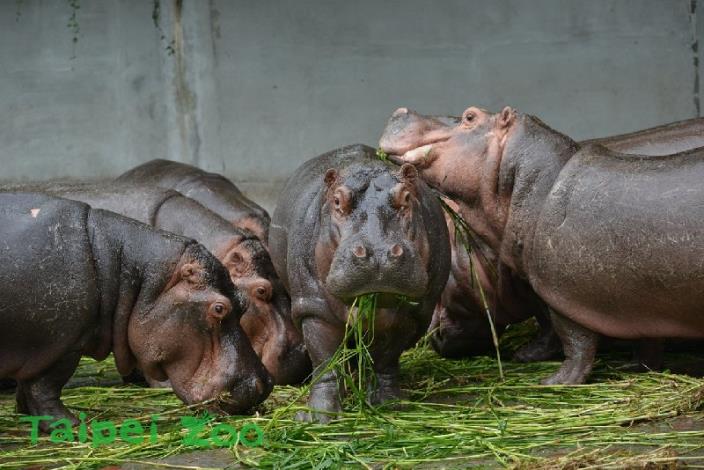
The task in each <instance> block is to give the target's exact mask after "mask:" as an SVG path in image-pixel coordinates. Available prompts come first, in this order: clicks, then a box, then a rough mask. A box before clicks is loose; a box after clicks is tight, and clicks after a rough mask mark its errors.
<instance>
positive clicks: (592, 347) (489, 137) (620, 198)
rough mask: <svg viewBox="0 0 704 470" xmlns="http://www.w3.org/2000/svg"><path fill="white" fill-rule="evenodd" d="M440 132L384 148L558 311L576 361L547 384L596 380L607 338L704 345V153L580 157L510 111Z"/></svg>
mask: <svg viewBox="0 0 704 470" xmlns="http://www.w3.org/2000/svg"><path fill="white" fill-rule="evenodd" d="M404 111H405V112H407V110H404V109H401V110H399V111H397V113H401V114H402V113H403V112H404ZM432 124H433V125H432V126H430V128H428V129H427V130H426V131H425V132H424V133H423V138H422V139H419V140H418V141H417V142H415V143H414V144H413V145H407V146H406V147H403V146H400V145H389V144H388V143H387V141H386V140H385V139H384V138H383V137H382V145H381V147H382V149H384V150H385V151H386V152H387V153H389V154H390V158H391V159H392V160H393V161H395V162H397V163H412V164H414V165H415V166H416V168H418V170H419V171H420V173H421V176H422V177H423V178H424V179H425V180H426V181H428V182H429V183H430V184H431V185H432V186H435V187H436V188H438V189H440V190H441V191H443V192H444V193H445V194H447V195H448V196H449V197H450V198H452V199H453V200H455V201H456V202H457V203H458V204H459V206H460V212H461V214H462V215H463V217H464V218H465V219H466V220H467V222H468V223H469V225H470V226H471V228H472V230H473V231H474V232H475V233H476V234H477V235H478V236H479V237H480V238H481V239H482V240H483V241H484V242H485V243H486V244H487V245H488V246H489V247H490V248H491V249H492V250H493V251H494V252H496V253H498V257H499V260H500V263H501V265H505V266H506V267H508V269H509V270H510V271H511V272H512V273H513V274H514V275H515V276H516V277H517V278H518V279H521V280H523V281H524V282H528V283H529V284H530V286H531V287H532V288H533V290H534V291H535V292H536V293H537V294H538V296H539V297H541V298H542V299H543V300H544V301H545V302H546V303H547V305H549V307H550V308H551V318H552V321H553V324H554V328H555V331H556V333H557V335H558V336H559V338H560V341H561V343H562V345H563V349H564V352H565V356H566V360H565V362H564V363H563V365H562V367H561V368H560V370H559V371H558V372H557V373H556V374H554V375H553V376H551V377H549V378H548V379H546V380H545V383H548V384H554V383H581V382H583V381H584V380H586V378H587V376H588V375H589V373H590V371H591V367H592V363H593V357H594V353H595V351H596V345H597V341H598V337H599V335H600V334H601V335H607V336H613V337H617V338H625V339H643V338H646V339H647V338H667V337H675V338H701V337H702V336H704V317H702V316H701V315H700V313H699V312H700V311H701V307H702V304H703V303H704V294H699V293H700V292H702V290H701V287H702V286H701V285H700V284H701V283H702V281H701V280H700V279H702V278H703V277H704V267H703V266H702V264H701V263H700V262H699V261H698V260H700V259H701V254H704V253H702V252H704V243H702V232H704V219H703V218H702V215H704V214H703V213H702V212H704V204H702V201H704V187H702V185H701V184H700V182H701V179H702V176H704V152H702V151H701V150H693V151H690V152H684V153H680V154H675V155H666V156H649V157H647V158H646V156H638V155H624V154H621V153H617V152H614V151H611V150H609V149H607V148H605V147H603V146H600V145H594V144H591V145H587V146H584V147H582V148H580V145H579V144H578V143H576V142H574V141H573V140H571V139H570V138H568V137H567V136H564V135H562V134H560V133H558V132H556V131H554V130H552V129H550V128H549V127H548V126H546V125H545V124H543V123H542V122H541V121H540V120H539V119H537V118H535V117H533V116H529V115H523V114H518V113H516V112H515V111H514V110H512V109H511V108H508V107H507V108H505V109H504V110H503V111H502V112H500V113H497V114H492V113H489V112H487V111H485V110H482V109H479V108H475V107H472V108H469V109H467V110H466V111H465V112H464V113H463V116H462V118H461V119H460V120H459V122H457V123H456V124H455V125H448V124H449V120H447V119H445V122H443V120H435V122H434V123H432ZM499 282H500V281H499Z"/></svg>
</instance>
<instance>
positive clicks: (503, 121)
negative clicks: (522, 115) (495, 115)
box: [498, 106, 516, 129]
mask: <svg viewBox="0 0 704 470" xmlns="http://www.w3.org/2000/svg"><path fill="white" fill-rule="evenodd" d="M515 117H516V111H515V110H514V109H513V108H511V107H510V106H506V107H505V108H504V109H502V110H501V113H500V114H499V120H498V124H499V127H501V128H503V129H505V128H507V127H508V126H510V125H511V124H513V120H514V119H515Z"/></svg>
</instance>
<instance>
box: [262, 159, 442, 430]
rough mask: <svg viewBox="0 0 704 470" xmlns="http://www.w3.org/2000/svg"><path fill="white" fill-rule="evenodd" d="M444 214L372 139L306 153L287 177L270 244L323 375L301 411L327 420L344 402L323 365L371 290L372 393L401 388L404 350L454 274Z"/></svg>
mask: <svg viewBox="0 0 704 470" xmlns="http://www.w3.org/2000/svg"><path fill="white" fill-rule="evenodd" d="M443 217H444V216H443V211H442V207H441V206H440V204H439V201H438V200H437V198H436V197H435V196H434V194H433V193H432V192H431V191H430V189H429V188H428V187H427V186H426V184H425V183H424V182H423V181H422V180H421V179H420V178H418V172H417V171H416V169H415V168H414V167H413V165H405V166H403V167H401V168H400V169H396V168H395V167H394V166H393V165H392V164H390V163H388V162H382V161H380V160H379V159H377V158H376V156H375V150H374V149H372V148H371V147H367V146H365V145H351V146H347V147H343V148H340V149H337V150H333V151H330V152H328V153H325V154H323V155H320V156H318V157H316V158H313V159H311V160H308V161H307V162H306V163H304V164H303V165H302V166H301V167H299V168H298V170H296V172H295V173H294V174H293V175H292V176H291V177H290V178H289V179H288V181H287V183H286V185H285V186H284V188H283V190H282V192H281V195H280V198H279V201H278V204H277V206H276V210H275V212H274V216H273V218H272V224H271V228H270V233H269V249H270V250H271V255H272V259H273V261H274V266H275V268H276V271H277V273H278V274H279V276H280V277H281V280H282V281H283V282H284V284H285V285H286V287H287V288H288V290H289V292H290V294H291V302H292V304H291V313H292V317H293V320H294V322H295V323H296V325H299V326H300V328H301V330H302V332H303V339H304V342H305V344H306V347H307V349H308V353H309V354H310V358H311V360H312V362H313V367H314V374H313V376H314V377H315V378H317V380H316V381H315V382H314V383H313V385H312V387H311V391H310V396H309V398H308V405H309V408H310V409H311V410H312V412H311V413H309V414H307V415H305V416H301V418H302V419H312V420H320V421H327V420H329V419H330V414H331V413H332V414H335V413H336V412H338V411H339V410H340V398H339V389H338V383H337V379H336V375H335V372H334V371H333V372H328V371H326V369H325V366H326V365H327V363H328V361H329V359H330V358H332V356H333V355H334V353H335V351H336V350H337V348H338V347H339V346H340V343H341V341H342V338H343V336H344V332H345V325H346V323H347V322H348V320H349V319H348V315H349V311H350V305H351V304H352V302H353V300H354V299H355V298H356V297H358V296H361V295H364V294H369V293H376V294H377V310H376V316H375V321H374V325H373V328H374V339H373V341H372V343H371V345H370V346H369V347H370V352H371V357H372V359H373V362H374V364H373V368H374V374H375V377H376V381H375V382H376V385H375V387H374V388H373V389H371V390H370V394H369V397H370V401H371V402H373V403H380V402H382V401H385V400H388V399H391V398H394V397H396V396H398V394H399V387H398V371H399V356H400V355H401V352H402V351H404V350H405V349H407V348H409V347H411V346H412V345H413V344H414V343H415V342H416V341H417V340H418V339H419V338H420V337H421V336H422V335H423V334H424V333H425V331H426V330H427V328H428V325H429V323H430V319H431V316H432V312H433V308H434V306H435V304H436V303H437V301H438V298H439V296H440V293H441V292H442V289H443V287H444V285H445V282H446V280H447V275H448V272H449V263H450V248H449V242H448V234H447V227H446V225H445V223H444V218H443ZM399 296H402V299H403V300H402V299H399ZM353 315H354V313H353ZM323 372H325V373H323Z"/></svg>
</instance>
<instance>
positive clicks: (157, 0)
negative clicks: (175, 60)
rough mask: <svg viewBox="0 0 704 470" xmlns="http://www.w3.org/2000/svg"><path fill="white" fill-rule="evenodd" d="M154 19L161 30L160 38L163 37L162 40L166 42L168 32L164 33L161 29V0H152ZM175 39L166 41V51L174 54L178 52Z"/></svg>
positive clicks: (156, 26)
mask: <svg viewBox="0 0 704 470" xmlns="http://www.w3.org/2000/svg"><path fill="white" fill-rule="evenodd" d="M152 21H153V22H154V27H155V28H156V29H157V31H159V39H161V41H162V42H166V34H164V30H163V29H161V0H152ZM174 41H175V40H174V39H172V40H171V41H169V42H167V43H166V52H167V53H168V54H169V55H174V53H175V52H176V49H175V47H174V46H175V42H174Z"/></svg>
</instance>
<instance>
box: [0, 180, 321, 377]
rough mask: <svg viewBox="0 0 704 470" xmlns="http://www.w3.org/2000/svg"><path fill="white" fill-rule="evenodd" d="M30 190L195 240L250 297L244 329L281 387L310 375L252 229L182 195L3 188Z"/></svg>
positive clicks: (126, 188) (93, 187)
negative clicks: (242, 226)
mask: <svg viewBox="0 0 704 470" xmlns="http://www.w3.org/2000/svg"><path fill="white" fill-rule="evenodd" d="M17 189H22V190H32V191H37V192H42V193H45V194H50V195H53V196H58V197H63V198H66V199H71V200H74V201H80V202H84V203H86V204H88V205H90V206H91V207H93V208H96V209H106V210H110V211H113V212H116V213H119V214H121V215H124V216H126V217H130V218H133V219H135V220H138V221H140V222H143V223H146V224H148V225H151V226H153V227H156V228H159V229H162V230H166V231H169V232H172V233H175V234H177V235H183V236H186V237H189V238H194V239H196V240H198V241H199V242H200V243H202V244H203V246H205V248H207V249H208V250H209V251H210V252H211V253H213V254H214V255H215V256H216V258H218V259H219V260H220V261H221V263H222V264H223V265H224V266H225V268H226V269H227V271H228V272H229V273H230V276H231V278H232V281H233V283H234V284H235V286H236V287H237V288H238V289H239V290H240V291H241V292H242V293H243V294H244V295H246V296H247V304H248V308H247V310H246V312H245V313H244V315H242V318H241V324H242V327H243V328H244V331H245V333H246V334H247V336H248V337H249V339H250V341H251V343H252V346H253V347H254V350H255V351H256V353H257V355H258V356H259V357H260V358H261V360H262V361H263V363H264V365H265V367H266V368H267V370H268V371H269V372H270V374H271V375H272V376H273V377H274V381H275V383H277V384H295V383H300V382H301V381H303V380H304V379H305V378H306V377H307V376H308V375H309V374H310V372H311V365H310V359H309V358H308V355H307V353H306V351H305V347H304V345H303V337H302V335H301V333H300V332H299V331H298V330H297V329H296V328H295V327H294V325H293V322H292V321H291V311H290V305H291V301H290V298H289V296H288V294H287V292H286V290H285V288H284V286H283V284H282V283H281V280H280V279H279V277H278V276H277V275H276V272H275V271H274V267H273V265H272V263H271V259H270V258H269V253H268V251H267V250H266V249H265V248H264V246H263V245H262V244H261V242H260V241H259V239H258V238H256V237H255V236H254V235H253V234H252V233H251V232H249V231H248V230H242V229H239V228H237V227H233V226H232V225H230V224H229V223H228V222H226V221H225V220H223V219H222V218H221V217H220V216H218V215H217V214H215V213H213V212H211V211H210V210H208V209H207V208H205V207H203V206H202V205H201V204H199V203H198V202H196V201H193V200H192V199H190V198H187V197H185V196H183V195H182V194H181V193H179V192H177V191H174V190H169V189H163V188H156V187H145V186H142V185H136V184H124V183H111V184H66V183H56V182H47V183H33V184H31V185H12V186H6V187H4V188H0V191H8V190H17Z"/></svg>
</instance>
